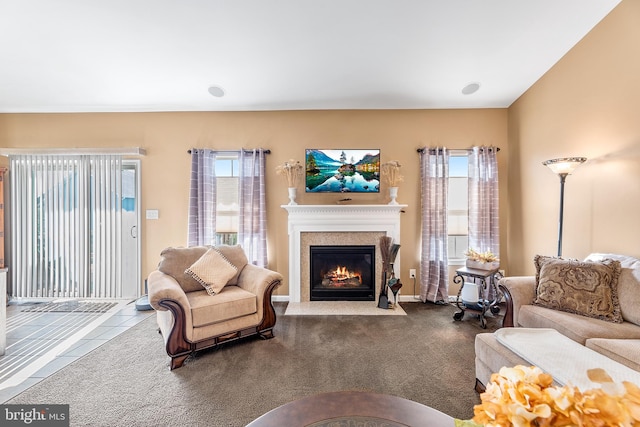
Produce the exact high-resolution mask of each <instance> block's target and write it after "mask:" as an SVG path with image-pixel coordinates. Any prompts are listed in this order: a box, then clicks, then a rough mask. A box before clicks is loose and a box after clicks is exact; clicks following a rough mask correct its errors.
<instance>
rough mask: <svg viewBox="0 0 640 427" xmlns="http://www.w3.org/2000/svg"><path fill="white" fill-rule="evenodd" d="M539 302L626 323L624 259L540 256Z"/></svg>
mask: <svg viewBox="0 0 640 427" xmlns="http://www.w3.org/2000/svg"><path fill="white" fill-rule="evenodd" d="M534 262H535V265H536V281H537V288H536V299H535V301H534V303H535V304H537V305H541V306H543V307H547V308H552V309H556V310H561V311H566V312H569V313H576V314H580V315H583V316H587V317H594V318H596V319H601V320H606V321H609V322H615V323H622V315H621V313H620V303H619V301H618V293H617V289H618V277H619V276H620V262H619V261H614V260H611V259H606V260H603V261H600V262H590V261H578V260H567V259H562V258H554V257H547V256H542V255H537V256H536V257H535V260H534Z"/></svg>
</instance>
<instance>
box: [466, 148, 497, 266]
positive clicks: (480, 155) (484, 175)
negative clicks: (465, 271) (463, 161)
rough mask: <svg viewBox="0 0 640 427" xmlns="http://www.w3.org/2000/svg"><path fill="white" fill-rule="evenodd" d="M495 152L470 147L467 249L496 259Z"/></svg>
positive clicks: (495, 149) (494, 149)
mask: <svg viewBox="0 0 640 427" xmlns="http://www.w3.org/2000/svg"><path fill="white" fill-rule="evenodd" d="M497 151H498V150H497V148H495V147H473V149H472V150H471V153H470V154H469V247H470V248H473V249H475V250H476V251H480V252H486V251H491V252H493V253H494V254H496V255H498V256H499V255H500V224H499V221H498V207H499V203H498V202H499V200H498V159H497V157H498V156H497Z"/></svg>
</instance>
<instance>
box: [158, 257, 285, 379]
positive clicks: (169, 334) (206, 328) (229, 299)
mask: <svg viewBox="0 0 640 427" xmlns="http://www.w3.org/2000/svg"><path fill="white" fill-rule="evenodd" d="M282 278H283V277H282V275H281V274H279V273H277V272H275V271H271V270H268V269H266V268H261V267H257V266H255V265H253V264H248V262H247V258H246V256H245V254H244V251H243V250H242V248H241V247H240V246H239V245H236V246H216V247H209V246H196V247H190V248H172V247H170V248H167V249H165V250H164V251H162V253H161V261H160V264H159V265H158V269H157V270H155V271H153V272H151V274H149V277H148V280H147V285H148V292H149V303H150V304H151V306H152V307H153V308H154V309H155V310H156V315H157V322H158V326H159V332H160V333H161V334H162V337H163V339H164V342H165V347H166V351H167V354H168V355H169V356H170V357H171V365H170V367H171V369H172V370H173V369H176V368H179V367H181V366H182V365H183V363H184V361H185V360H186V359H187V357H189V355H191V354H193V353H194V352H196V351H198V350H202V349H205V348H209V347H215V346H217V345H218V344H220V343H222V342H226V341H231V340H236V339H239V338H243V337H246V336H251V335H258V336H260V337H261V338H264V339H269V338H273V327H274V325H275V323H276V313H275V310H274V308H273V305H272V304H271V295H272V293H273V291H274V290H275V289H276V288H277V287H278V286H279V285H280V284H281V282H282Z"/></svg>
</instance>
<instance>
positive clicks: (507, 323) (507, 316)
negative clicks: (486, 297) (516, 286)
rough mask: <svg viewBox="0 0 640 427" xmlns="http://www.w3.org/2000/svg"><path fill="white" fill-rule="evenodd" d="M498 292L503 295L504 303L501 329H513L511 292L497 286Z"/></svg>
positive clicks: (501, 286) (504, 287)
mask: <svg viewBox="0 0 640 427" xmlns="http://www.w3.org/2000/svg"><path fill="white" fill-rule="evenodd" d="M498 287H499V288H500V291H501V292H502V294H503V295H504V301H505V312H504V318H503V319H502V327H503V328H513V327H514V322H513V297H512V296H511V292H510V291H509V289H507V287H506V286H504V285H498Z"/></svg>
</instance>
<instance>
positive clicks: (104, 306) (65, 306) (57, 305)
mask: <svg viewBox="0 0 640 427" xmlns="http://www.w3.org/2000/svg"><path fill="white" fill-rule="evenodd" d="M116 305H118V303H117V302H101V301H96V302H93V301H77V300H71V301H62V302H48V303H44V304H35V305H32V306H30V307H27V308H24V309H22V311H24V312H28V313H48V312H52V313H53V312H55V313H106V312H107V311H109V310H110V309H112V308H113V307H115V306H116Z"/></svg>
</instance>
